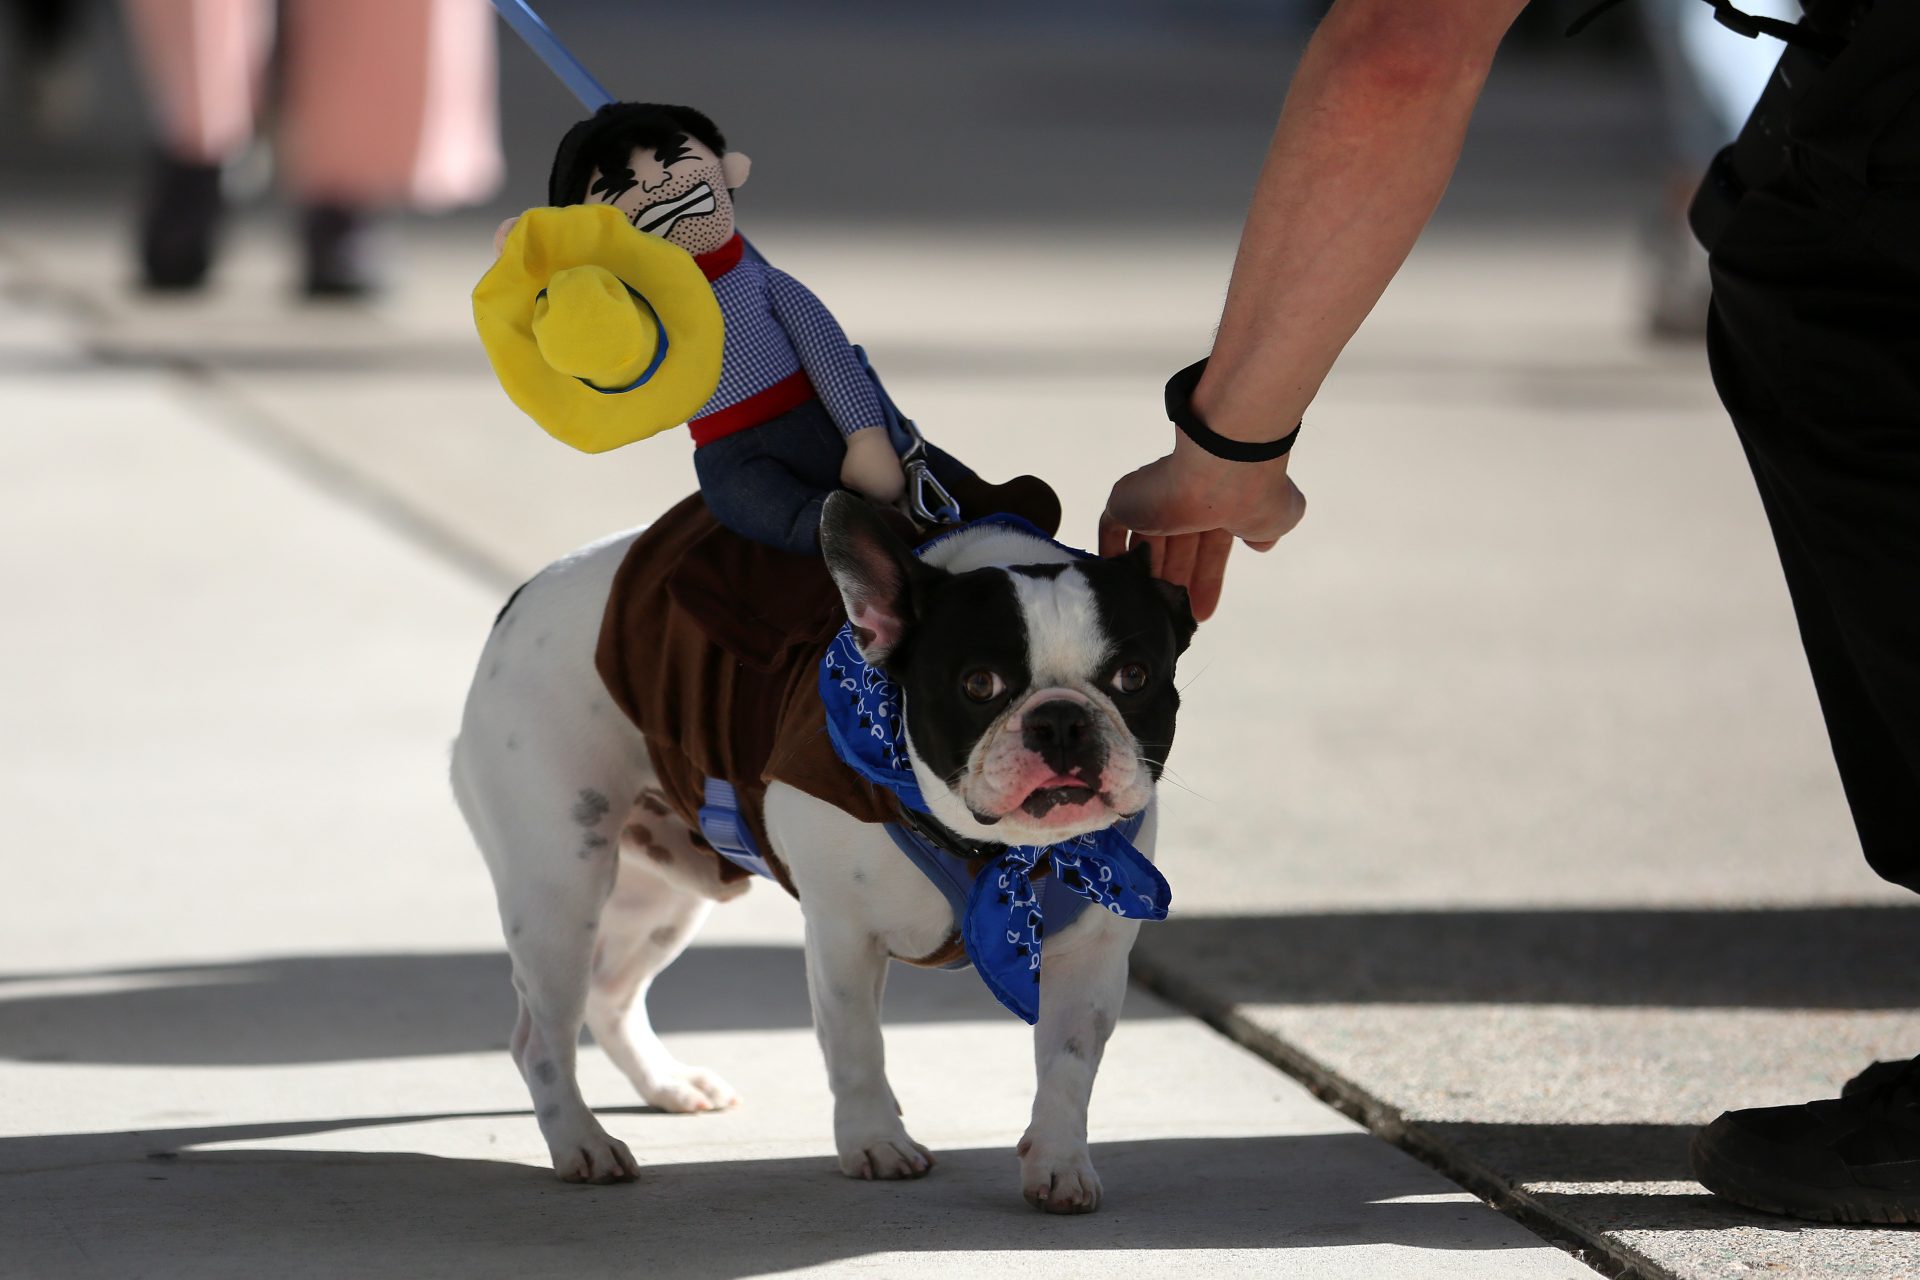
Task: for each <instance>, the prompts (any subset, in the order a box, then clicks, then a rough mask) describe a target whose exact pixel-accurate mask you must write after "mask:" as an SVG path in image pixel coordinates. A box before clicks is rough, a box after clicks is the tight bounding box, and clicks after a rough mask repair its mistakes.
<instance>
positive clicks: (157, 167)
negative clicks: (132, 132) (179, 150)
mask: <svg viewBox="0 0 1920 1280" xmlns="http://www.w3.org/2000/svg"><path fill="white" fill-rule="evenodd" d="M225 213H226V197H225V196H224V195H223V194H222V192H221V189H220V166H219V165H217V164H198V163H195V162H193V161H188V160H177V159H175V158H174V157H172V156H169V155H164V154H162V155H156V156H155V157H154V161H153V168H152V170H151V171H150V173H149V176H148V179H147V199H146V205H145V207H144V208H143V209H142V210H141V213H140V277H141V283H142V284H144V285H145V286H146V287H147V288H149V289H153V290H158V291H161V292H180V291H184V290H189V289H198V288H200V287H201V286H202V285H204V284H205V283H206V282H207V270H208V268H209V267H211V266H212V265H213V251H214V238H215V236H216V235H218V233H219V230H220V221H221V218H222V216H223V215H224V214H225Z"/></svg>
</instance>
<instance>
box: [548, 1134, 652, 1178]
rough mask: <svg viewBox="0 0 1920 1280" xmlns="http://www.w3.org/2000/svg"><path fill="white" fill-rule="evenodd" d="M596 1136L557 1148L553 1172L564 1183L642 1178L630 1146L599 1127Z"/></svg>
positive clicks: (566, 1143) (585, 1136)
mask: <svg viewBox="0 0 1920 1280" xmlns="http://www.w3.org/2000/svg"><path fill="white" fill-rule="evenodd" d="M594 1130H595V1131H594V1132H591V1133H583V1134H581V1135H580V1136H579V1138H577V1139H568V1140H564V1141H562V1142H560V1143H557V1144H555V1145H554V1146H553V1147H552V1148H550V1149H551V1151H552V1153H553V1172H554V1175H555V1176H556V1177H558V1178H559V1179H560V1181H562V1182H601V1183H606V1182H632V1181H633V1180H634V1179H635V1178H637V1177H639V1176H640V1162H639V1161H638V1160H635V1159H634V1158H633V1152H631V1151H629V1150H628V1149H627V1144H626V1143H624V1142H622V1141H620V1139H618V1138H616V1137H614V1136H613V1135H612V1134H609V1133H608V1132H606V1131H605V1130H604V1129H601V1128H600V1127H599V1126H598V1125H595V1126H594Z"/></svg>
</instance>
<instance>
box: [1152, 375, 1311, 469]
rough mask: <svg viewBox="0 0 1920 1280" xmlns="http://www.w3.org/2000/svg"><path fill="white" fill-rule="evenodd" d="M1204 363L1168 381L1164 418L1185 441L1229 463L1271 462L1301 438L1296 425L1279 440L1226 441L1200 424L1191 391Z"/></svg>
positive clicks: (1196, 383)
mask: <svg viewBox="0 0 1920 1280" xmlns="http://www.w3.org/2000/svg"><path fill="white" fill-rule="evenodd" d="M1207 360H1208V357H1206V356H1202V357H1201V358H1200V359H1198V360H1196V361H1194V362H1193V363H1192V364H1190V365H1188V366H1187V367H1186V368H1184V369H1182V370H1181V371H1180V372H1178V373H1176V374H1174V375H1173V376H1172V377H1171V378H1168V379H1167V418H1168V419H1169V420H1170V421H1171V422H1172V423H1173V425H1174V426H1176V427H1178V428H1180V430H1181V431H1182V432H1184V433H1185V434H1186V437H1187V439H1189V440H1191V441H1193V442H1194V443H1195V444H1197V445H1199V446H1200V447H1201V448H1202V449H1205V450H1206V451H1207V452H1208V453H1210V454H1212V455H1213V456H1214V457H1216V458H1225V459H1226V460H1227V461H1228V462H1272V461H1273V460H1274V459H1275V458H1278V457H1280V456H1281V455H1282V454H1284V453H1286V452H1287V451H1288V450H1289V449H1291V448H1293V442H1294V441H1295V440H1297V439H1299V438H1300V427H1301V425H1302V424H1301V423H1297V422H1296V423H1295V424H1294V426H1293V430H1291V431H1289V432H1287V434H1285V435H1284V436H1281V437H1280V438H1279V439H1278V440H1229V439H1228V438H1227V437H1226V436H1223V435H1221V434H1220V433H1219V432H1217V431H1215V430H1213V429H1212V428H1210V427H1208V426H1207V424H1206V423H1204V422H1202V421H1200V416H1199V415H1198V414H1196V413H1195V412H1194V411H1193V389H1194V388H1195V387H1197V386H1199V385H1200V375H1201V374H1202V373H1205V372H1206V369H1207Z"/></svg>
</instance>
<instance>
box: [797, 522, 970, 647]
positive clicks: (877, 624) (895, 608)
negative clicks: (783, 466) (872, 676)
mask: <svg viewBox="0 0 1920 1280" xmlns="http://www.w3.org/2000/svg"><path fill="white" fill-rule="evenodd" d="M820 555H821V558H823V559H824V560H825V561H826V562H827V572H828V573H830V574H832V575H833V584H834V585H835V586H836V587H838V588H840V599H841V600H842V601H843V602H845V604H846V606H847V621H849V622H851V623H852V624H853V638H854V642H855V643H856V644H858V645H859V647H860V656H861V657H863V658H865V659H866V660H867V661H868V662H870V663H873V664H874V665H875V666H884V665H885V664H886V661H887V658H888V657H889V656H890V655H891V654H893V653H894V652H895V651H896V650H897V649H898V648H899V647H900V641H901V640H902V639H903V638H904V637H905V636H906V634H907V630H908V628H910V627H911V626H912V625H913V623H914V620H915V619H916V618H917V617H918V616H919V608H918V605H919V603H920V602H921V599H922V597H923V595H924V593H925V591H926V589H927V588H928V587H929V586H930V585H931V584H932V582H933V580H934V579H936V578H938V577H939V576H941V575H940V571H939V570H937V569H934V568H931V567H929V566H928V565H925V564H922V563H921V562H920V560H919V558H918V557H916V556H915V555H914V554H913V551H912V550H911V549H910V548H909V547H908V546H907V544H906V543H905V542H904V541H902V540H901V538H900V535H899V534H897V533H895V532H894V531H893V529H892V527H891V526H889V525H888V524H887V522H886V520H885V519H884V518H882V516H881V514H880V512H879V511H878V510H877V509H875V508H874V507H873V505H872V504H870V503H869V502H868V501H867V500H866V499H865V498H862V497H860V496H859V495H857V494H853V493H849V492H847V491H846V490H844V489H842V490H838V491H836V492H834V493H831V494H829V495H827V502H826V506H825V507H823V508H822V509H821V512H820Z"/></svg>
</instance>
